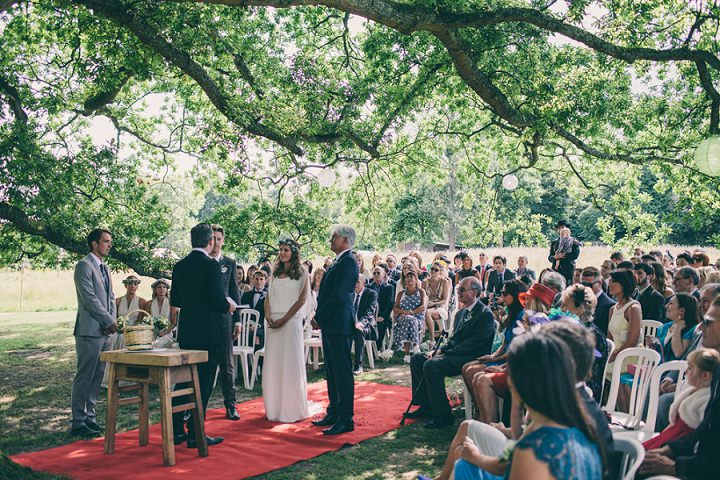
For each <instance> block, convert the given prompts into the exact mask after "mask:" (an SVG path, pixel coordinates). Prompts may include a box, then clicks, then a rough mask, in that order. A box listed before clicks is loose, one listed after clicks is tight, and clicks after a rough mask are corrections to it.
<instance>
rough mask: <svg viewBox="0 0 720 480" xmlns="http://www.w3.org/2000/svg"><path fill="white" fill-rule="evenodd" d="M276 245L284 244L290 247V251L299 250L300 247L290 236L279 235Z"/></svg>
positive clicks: (295, 251) (296, 251)
mask: <svg viewBox="0 0 720 480" xmlns="http://www.w3.org/2000/svg"><path fill="white" fill-rule="evenodd" d="M278 245H285V246H286V247H290V251H292V252H293V253H298V252H300V247H299V246H298V244H297V242H296V241H295V240H293V239H292V238H287V237H281V238H280V240H278Z"/></svg>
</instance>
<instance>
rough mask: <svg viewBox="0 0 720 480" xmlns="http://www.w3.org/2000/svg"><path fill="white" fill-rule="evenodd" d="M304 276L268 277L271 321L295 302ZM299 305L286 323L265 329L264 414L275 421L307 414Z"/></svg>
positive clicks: (284, 420)
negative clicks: (297, 309) (296, 278)
mask: <svg viewBox="0 0 720 480" xmlns="http://www.w3.org/2000/svg"><path fill="white" fill-rule="evenodd" d="M305 281H306V278H305V277H304V276H303V277H300V279H298V280H292V279H291V278H289V277H286V278H271V280H270V286H269V289H268V299H269V301H270V314H271V318H272V319H273V320H277V319H279V318H281V317H282V316H283V315H285V314H286V313H287V312H288V310H290V307H291V306H292V305H293V304H294V303H295V302H296V301H297V299H298V297H299V296H300V293H301V292H302V289H303V286H304V283H305ZM304 311H305V309H303V308H301V309H300V310H299V311H298V313H296V314H295V315H294V316H293V317H292V318H291V319H290V320H289V321H288V322H287V323H285V325H283V326H282V327H280V328H267V329H266V330H265V360H264V363H263V372H262V389H263V401H264V402H265V415H266V416H267V418H268V420H271V421H274V422H283V423H292V422H297V421H300V420H303V419H305V418H308V417H309V416H310V412H309V408H308V400H307V377H306V373H305V355H304V343H303V324H302V322H303V316H304V315H303V312H304Z"/></svg>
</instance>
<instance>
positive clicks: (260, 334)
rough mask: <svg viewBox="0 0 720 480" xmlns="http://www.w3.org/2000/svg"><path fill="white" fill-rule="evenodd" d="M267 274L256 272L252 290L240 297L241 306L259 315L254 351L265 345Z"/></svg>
mask: <svg viewBox="0 0 720 480" xmlns="http://www.w3.org/2000/svg"><path fill="white" fill-rule="evenodd" d="M266 277H267V274H266V273H265V271H264V270H256V271H255V272H254V273H253V278H252V279H251V280H252V285H253V289H252V290H250V291H249V292H245V293H243V294H242V297H240V304H241V305H248V306H249V307H250V308H252V309H253V310H257V312H258V313H259V314H260V316H259V317H258V326H257V339H258V342H257V343H256V344H255V350H256V351H257V350H259V349H261V348H262V347H263V345H265V297H266V296H267V290H266V289H265V280H266ZM262 360H263V357H260V360H259V361H260V362H261V363H260V364H261V365H262Z"/></svg>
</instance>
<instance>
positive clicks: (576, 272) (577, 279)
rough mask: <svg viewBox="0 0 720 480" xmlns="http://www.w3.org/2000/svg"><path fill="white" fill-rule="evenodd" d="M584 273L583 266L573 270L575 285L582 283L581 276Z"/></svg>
mask: <svg viewBox="0 0 720 480" xmlns="http://www.w3.org/2000/svg"><path fill="white" fill-rule="evenodd" d="M581 275H582V268H576V269H575V270H573V281H572V283H573V285H574V284H576V283H580V276H581Z"/></svg>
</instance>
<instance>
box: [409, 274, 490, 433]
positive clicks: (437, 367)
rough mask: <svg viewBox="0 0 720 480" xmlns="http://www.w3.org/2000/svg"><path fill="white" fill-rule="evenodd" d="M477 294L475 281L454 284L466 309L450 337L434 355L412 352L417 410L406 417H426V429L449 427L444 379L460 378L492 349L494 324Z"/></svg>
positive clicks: (465, 280)
mask: <svg viewBox="0 0 720 480" xmlns="http://www.w3.org/2000/svg"><path fill="white" fill-rule="evenodd" d="M481 292H482V285H481V284H480V281H479V280H478V279H477V278H475V277H466V278H464V279H463V280H462V281H461V282H460V284H459V285H458V295H459V296H460V301H461V302H462V304H463V305H467V307H466V308H464V309H462V310H460V311H459V312H458V313H457V315H456V318H455V328H454V330H453V331H454V334H453V336H452V338H451V339H450V340H449V341H448V343H447V345H445V346H443V347H442V348H441V349H440V351H439V353H438V354H437V355H436V356H434V357H430V356H429V355H428V354H426V353H416V354H415V355H413V356H412V359H411V360H410V372H411V373H412V386H413V404H414V405H419V406H420V408H418V409H417V410H415V411H414V412H411V413H409V414H408V415H407V418H421V417H430V421H429V422H428V423H426V424H425V427H427V428H440V427H446V426H449V425H452V424H453V417H452V414H451V411H450V404H449V403H448V399H447V395H446V394H445V377H452V376H454V375H460V372H461V371H462V366H463V365H464V364H466V363H467V362H469V361H471V360H473V359H475V358H478V357H481V356H483V355H487V354H489V353H490V350H491V348H492V342H493V338H494V336H495V321H494V319H493V315H492V312H491V311H490V309H489V308H488V307H487V306H486V305H485V304H483V303H482V302H480V301H478V296H479V295H480V293H481ZM421 380H422V385H420V381H421Z"/></svg>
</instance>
